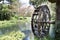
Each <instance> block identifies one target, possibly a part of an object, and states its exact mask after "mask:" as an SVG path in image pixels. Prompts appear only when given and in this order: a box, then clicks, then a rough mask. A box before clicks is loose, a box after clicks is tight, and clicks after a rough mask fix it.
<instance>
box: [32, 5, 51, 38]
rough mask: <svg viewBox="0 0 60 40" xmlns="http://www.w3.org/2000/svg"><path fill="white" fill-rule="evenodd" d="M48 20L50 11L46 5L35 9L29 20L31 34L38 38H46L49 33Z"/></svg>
mask: <svg viewBox="0 0 60 40" xmlns="http://www.w3.org/2000/svg"><path fill="white" fill-rule="evenodd" d="M50 19H51V17H50V11H49V8H48V6H47V5H42V6H39V7H38V8H36V10H35V11H34V13H33V15H32V20H31V27H32V31H33V34H34V35H35V36H37V37H39V38H40V37H44V36H47V35H48V33H49V27H50V23H49V21H50Z"/></svg>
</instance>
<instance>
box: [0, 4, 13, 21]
mask: <svg viewBox="0 0 60 40" xmlns="http://www.w3.org/2000/svg"><path fill="white" fill-rule="evenodd" d="M12 15H13V12H12V11H11V10H10V9H9V7H8V5H5V4H2V5H1V6H0V20H9V19H10V18H11V17H12Z"/></svg>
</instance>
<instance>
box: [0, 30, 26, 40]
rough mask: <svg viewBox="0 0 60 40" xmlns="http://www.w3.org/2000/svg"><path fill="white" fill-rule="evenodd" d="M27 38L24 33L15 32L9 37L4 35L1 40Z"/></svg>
mask: <svg viewBox="0 0 60 40" xmlns="http://www.w3.org/2000/svg"><path fill="white" fill-rule="evenodd" d="M24 37H25V35H24V33H22V32H20V31H17V32H15V31H13V32H11V33H9V35H4V36H2V37H0V40H22V39H23V38H24Z"/></svg>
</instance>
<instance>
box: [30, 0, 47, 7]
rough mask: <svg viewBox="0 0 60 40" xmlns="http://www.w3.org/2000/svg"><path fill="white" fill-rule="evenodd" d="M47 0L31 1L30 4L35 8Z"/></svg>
mask: <svg viewBox="0 0 60 40" xmlns="http://www.w3.org/2000/svg"><path fill="white" fill-rule="evenodd" d="M47 1H48V0H31V3H32V4H34V5H35V6H36V7H37V6H38V5H40V4H41V3H44V2H47Z"/></svg>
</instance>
